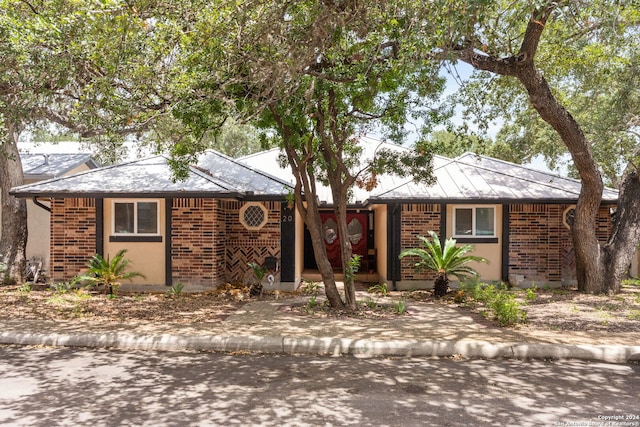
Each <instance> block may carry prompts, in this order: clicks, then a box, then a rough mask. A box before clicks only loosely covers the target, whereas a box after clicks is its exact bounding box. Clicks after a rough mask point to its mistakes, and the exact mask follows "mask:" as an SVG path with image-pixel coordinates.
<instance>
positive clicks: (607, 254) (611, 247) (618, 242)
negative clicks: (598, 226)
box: [602, 165, 640, 294]
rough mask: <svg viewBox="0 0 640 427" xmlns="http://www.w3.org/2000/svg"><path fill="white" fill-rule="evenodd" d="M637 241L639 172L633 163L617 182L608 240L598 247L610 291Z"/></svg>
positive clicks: (639, 228)
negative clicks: (618, 186)
mask: <svg viewBox="0 0 640 427" xmlns="http://www.w3.org/2000/svg"><path fill="white" fill-rule="evenodd" d="M638 244H640V175H639V171H638V170H637V169H635V166H634V165H630V166H629V167H628V168H627V171H625V174H624V175H623V177H622V182H621V184H620V194H619V196H618V206H617V209H616V213H615V215H614V218H613V229H612V232H611V236H610V237H609V240H608V241H607V243H606V244H605V245H604V246H603V248H602V259H603V264H604V265H603V271H604V273H603V274H604V279H605V281H606V286H605V288H604V289H603V291H605V292H607V293H609V294H611V293H616V292H619V291H620V284H621V282H622V280H624V279H626V278H627V277H628V271H629V265H630V264H631V260H632V258H633V256H634V255H635V253H636V251H637V250H638Z"/></svg>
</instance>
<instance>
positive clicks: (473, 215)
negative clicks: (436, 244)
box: [451, 205, 498, 240]
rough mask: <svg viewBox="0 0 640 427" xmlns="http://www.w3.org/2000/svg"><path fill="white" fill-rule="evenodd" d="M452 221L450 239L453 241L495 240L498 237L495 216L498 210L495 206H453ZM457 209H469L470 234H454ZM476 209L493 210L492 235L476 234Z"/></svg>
mask: <svg viewBox="0 0 640 427" xmlns="http://www.w3.org/2000/svg"><path fill="white" fill-rule="evenodd" d="M452 209H453V220H452V222H451V228H452V233H451V234H452V237H453V238H455V239H472V240H480V239H496V238H497V237H498V230H497V228H498V227H497V226H498V222H497V214H498V209H497V206H496V205H453V206H452ZM458 209H471V234H456V231H457V227H456V220H457V211H458ZM477 209H493V234H477V230H476V226H477V224H476V217H477V216H476V210H477Z"/></svg>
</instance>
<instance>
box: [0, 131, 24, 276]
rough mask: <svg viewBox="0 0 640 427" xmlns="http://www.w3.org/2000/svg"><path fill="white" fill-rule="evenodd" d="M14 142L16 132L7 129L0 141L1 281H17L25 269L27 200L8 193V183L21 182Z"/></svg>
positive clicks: (19, 163) (16, 183) (18, 157)
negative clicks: (2, 269) (3, 269)
mask: <svg viewBox="0 0 640 427" xmlns="http://www.w3.org/2000/svg"><path fill="white" fill-rule="evenodd" d="M16 143H17V134H16V132H13V131H12V130H10V129H8V130H7V137H6V139H5V141H4V144H2V145H0V199H1V201H2V215H1V216H2V232H1V236H0V262H2V263H3V264H4V265H5V266H6V270H5V272H4V273H3V274H2V277H0V283H2V284H16V283H21V282H22V281H23V280H24V272H25V257H26V256H25V248H26V245H27V204H26V202H25V200H24V199H18V198H16V197H13V196H10V195H9V190H10V189H11V187H15V186H18V185H22V184H23V182H24V180H23V179H24V178H23V173H22V163H21V162H20V155H19V154H18V147H17V145H16Z"/></svg>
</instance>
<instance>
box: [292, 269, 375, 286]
mask: <svg viewBox="0 0 640 427" xmlns="http://www.w3.org/2000/svg"><path fill="white" fill-rule="evenodd" d="M333 274H334V275H335V277H336V282H342V281H344V274H343V273H342V270H334V271H333ZM301 277H302V280H307V281H311V282H321V281H322V275H321V274H320V271H319V270H314V269H305V270H304V271H303V272H302V276H301ZM355 281H356V282H361V283H373V284H377V283H379V282H380V275H379V274H378V272H376V271H369V272H358V273H356V277H355Z"/></svg>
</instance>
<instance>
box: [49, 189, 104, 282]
mask: <svg viewBox="0 0 640 427" xmlns="http://www.w3.org/2000/svg"><path fill="white" fill-rule="evenodd" d="M50 232H51V271H50V275H51V278H52V280H53V281H54V282H61V281H69V280H71V279H72V278H73V277H74V276H76V275H77V274H78V273H80V272H81V271H86V268H87V264H88V263H89V260H90V258H91V257H92V256H94V255H95V253H96V205H95V199H53V200H52V201H51V230H50Z"/></svg>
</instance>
